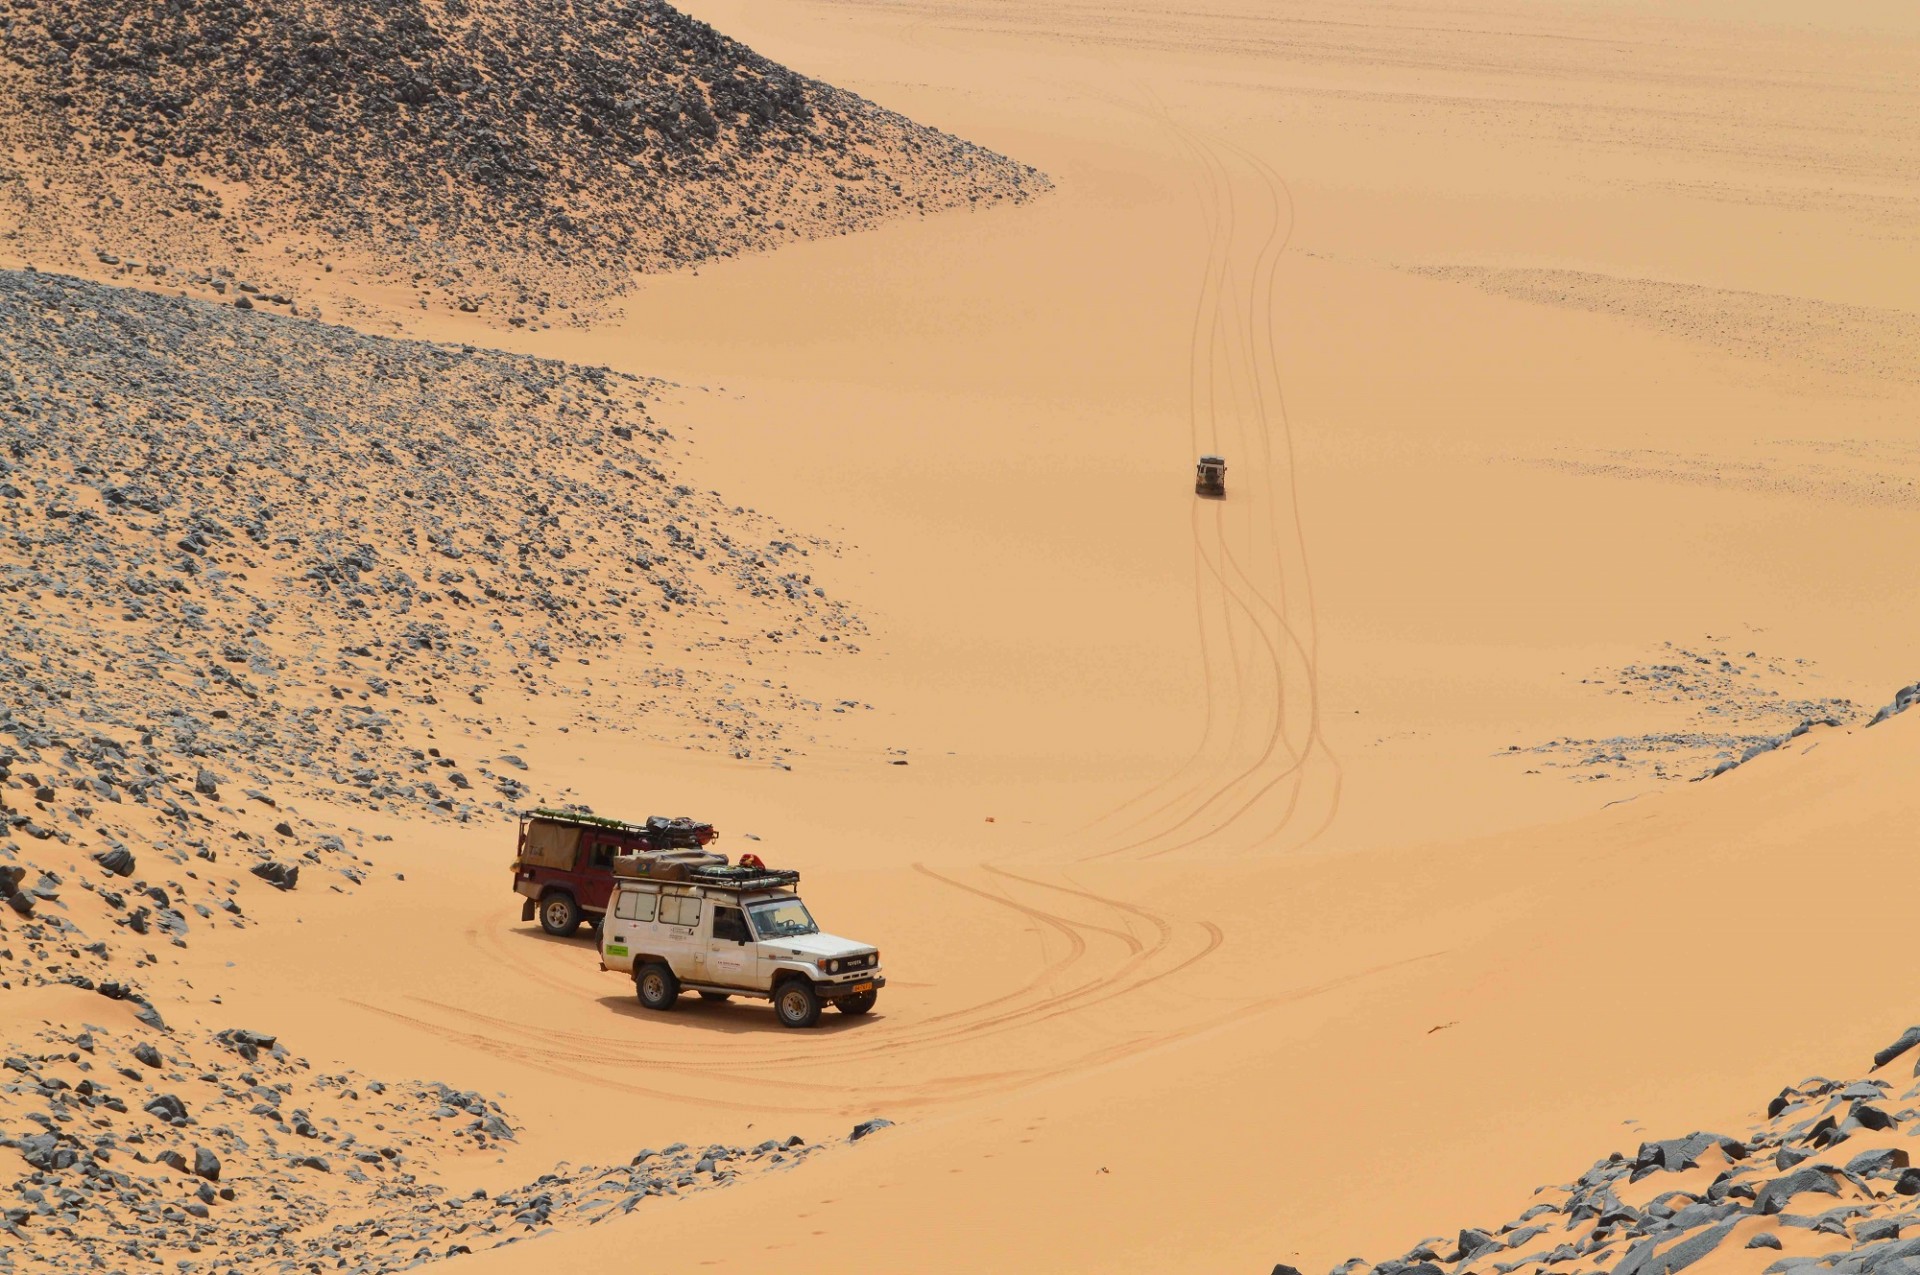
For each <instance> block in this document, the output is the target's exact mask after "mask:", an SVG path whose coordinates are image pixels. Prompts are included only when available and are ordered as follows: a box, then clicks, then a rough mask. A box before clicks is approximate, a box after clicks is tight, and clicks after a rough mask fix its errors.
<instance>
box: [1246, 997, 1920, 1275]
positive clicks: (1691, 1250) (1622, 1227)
mask: <svg viewBox="0 0 1920 1275" xmlns="http://www.w3.org/2000/svg"><path fill="white" fill-rule="evenodd" d="M1916 1045H1920V1027H1909V1028H1908V1029H1907V1030H1906V1031H1905V1032H1903V1033H1901V1035H1900V1036H1899V1037H1898V1038H1897V1039H1895V1040H1894V1041H1892V1042H1891V1043H1890V1044H1888V1045H1887V1047H1886V1048H1884V1049H1882V1050H1880V1051H1879V1052H1878V1053H1877V1054H1875V1055H1874V1057H1873V1068H1872V1072H1879V1071H1880V1070H1881V1069H1882V1068H1886V1067H1889V1066H1890V1065H1891V1064H1892V1063H1894V1062H1895V1061H1896V1060H1902V1061H1904V1059H1905V1058H1906V1057H1908V1056H1911V1055H1910V1051H1911V1050H1912V1049H1913V1048H1914V1047H1915V1046H1916ZM1872 1072H1870V1073H1869V1074H1868V1075H1867V1076H1865V1077H1862V1078H1860V1079H1856V1080H1852V1081H1846V1080H1832V1079H1828V1078H1826V1077H1822V1076H1814V1077H1810V1078H1808V1079H1806V1080H1802V1081H1800V1082H1799V1083H1798V1084H1794V1085H1789V1086H1787V1087H1786V1088H1784V1089H1782V1090H1781V1091H1780V1092H1779V1093H1778V1094H1776V1095H1775V1096H1774V1097H1773V1098H1772V1099H1771V1100H1770V1101H1769V1102H1768V1103H1767V1104H1766V1108H1765V1111H1764V1112H1763V1113H1762V1114H1761V1119H1760V1121H1759V1123H1757V1124H1755V1125H1754V1126H1753V1127H1752V1128H1750V1129H1748V1130H1747V1131H1746V1133H1745V1134H1743V1135H1740V1136H1728V1135H1726V1134H1721V1133H1710V1132H1696V1133H1689V1134H1685V1135H1683V1136H1681V1137H1677V1138H1666V1139H1662V1140H1660V1141H1657V1142H1645V1143H1642V1144H1641V1145H1640V1146H1639V1148H1638V1149H1637V1150H1636V1151H1635V1152H1634V1154H1632V1155H1630V1156H1629V1155H1626V1154H1623V1153H1621V1152H1617V1151H1616V1152H1614V1153H1613V1154H1611V1155H1609V1156H1607V1157H1606V1158H1605V1159H1603V1160H1600V1161H1598V1162H1597V1163H1595V1164H1594V1165H1593V1167H1591V1168H1589V1169H1588V1170H1587V1171H1586V1172H1585V1173H1583V1174H1581V1175H1580V1176H1579V1177H1578V1178H1577V1179H1575V1180H1574V1181H1572V1182H1567V1183H1560V1184H1557V1185H1551V1186H1542V1187H1540V1188H1538V1189H1537V1190H1536V1191H1535V1192H1534V1199H1533V1201H1532V1202H1531V1203H1530V1205H1529V1206H1528V1207H1527V1208H1526V1209H1524V1210H1523V1211H1522V1212H1521V1213H1519V1214H1518V1215H1517V1216H1516V1217H1514V1218H1512V1219H1510V1220H1509V1221H1507V1222H1505V1223H1503V1224H1501V1225H1500V1226H1497V1227H1493V1226H1486V1227H1481V1226H1469V1227H1463V1228H1462V1229H1461V1230H1460V1232H1459V1233H1458V1234H1457V1235H1453V1236H1432V1237H1429V1238H1427V1239H1424V1240H1421V1241H1420V1242H1419V1243H1417V1244H1415V1245H1414V1246H1413V1247H1412V1248H1411V1249H1409V1250H1407V1252H1405V1253H1403V1254H1401V1255H1400V1256H1399V1257H1397V1258H1394V1259H1392V1260H1390V1261H1385V1262H1379V1263H1368V1262H1366V1261H1363V1260H1362V1259H1360V1258H1353V1259H1350V1260H1348V1261H1346V1262H1342V1263H1341V1264H1340V1265H1339V1266H1336V1267H1334V1269H1333V1273H1332V1275H1556V1273H1559V1272H1565V1273H1566V1275H1593V1273H1595V1272H1606V1273H1609V1275H1675V1272H1678V1271H1681V1270H1684V1269H1686V1268H1687V1267H1689V1266H1692V1265H1694V1264H1695V1263H1696V1262H1705V1261H1708V1259H1713V1262H1712V1263H1711V1264H1712V1266H1713V1269H1716V1270H1723V1271H1724V1270H1730V1269H1734V1270H1750V1271H1756V1272H1765V1275H1792V1273H1794V1272H1804V1275H1914V1273H1915V1272H1916V1271H1920V1168H1915V1167H1913V1165H1912V1159H1911V1156H1910V1154H1909V1151H1908V1145H1907V1144H1910V1142H1911V1139H1912V1138H1913V1136H1914V1134H1915V1133H1916V1132H1917V1131H1920V1106H1917V1105H1916V1103H1917V1102H1920V1087H1916V1086H1915V1084H1914V1083H1913V1076H1920V1067H1917V1068H1916V1069H1915V1071H1914V1073H1912V1075H1910V1076H1908V1077H1906V1078H1901V1079H1886V1078H1883V1076H1880V1075H1875V1074H1872ZM1273 1270H1274V1275H1299V1272H1297V1271H1296V1270H1294V1268H1293V1267H1291V1266H1285V1265H1281V1266H1275V1267H1274V1268H1273Z"/></svg>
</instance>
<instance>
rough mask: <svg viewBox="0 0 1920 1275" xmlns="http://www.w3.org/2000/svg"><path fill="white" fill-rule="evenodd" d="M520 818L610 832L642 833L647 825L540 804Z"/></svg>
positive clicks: (522, 814) (523, 812) (524, 812)
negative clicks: (545, 820)
mask: <svg viewBox="0 0 1920 1275" xmlns="http://www.w3.org/2000/svg"><path fill="white" fill-rule="evenodd" d="M520 817H521V818H522V819H547V820H550V821H552V822H554V823H570V824H574V825H576V826H578V827H581V828H605V829H607V830H608V831H610V832H628V833H633V834H635V835H643V834H645V832H646V831H647V826H646V825H645V824H643V823H632V822H629V821H628V820H625V819H609V818H607V817H605V816H604V815H587V814H578V813H575V812H573V811H569V810H549V809H547V808H546V807H544V806H542V807H540V808H538V809H535V810H526V811H522V812H521V814H520Z"/></svg>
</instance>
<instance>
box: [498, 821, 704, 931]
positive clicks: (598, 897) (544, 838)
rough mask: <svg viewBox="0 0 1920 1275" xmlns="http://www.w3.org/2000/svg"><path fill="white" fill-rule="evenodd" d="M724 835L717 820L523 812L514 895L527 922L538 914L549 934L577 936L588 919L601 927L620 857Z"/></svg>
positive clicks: (691, 846) (693, 845)
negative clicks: (629, 819) (632, 819)
mask: <svg viewBox="0 0 1920 1275" xmlns="http://www.w3.org/2000/svg"><path fill="white" fill-rule="evenodd" d="M719 835H720V834H719V833H717V832H715V831H714V830H713V825H712V824H710V823H696V822H694V821H693V820H691V819H665V818H662V817H660V816H659V815H655V816H653V817H652V818H650V819H648V820H647V821H646V822H645V823H628V822H626V821H625V820H622V819H602V818H599V817H598V816H596V815H576V814H568V813H566V812H565V811H561V810H534V811H531V812H529V813H526V814H523V815H521V816H520V840H519V844H518V846H517V848H516V850H515V852H514V856H513V892H514V893H515V894H518V895H521V896H522V897H523V898H524V900H525V901H524V902H523V903H521V905H520V919H521V920H522V921H531V920H533V919H534V917H536V916H538V917H539V918H540V928H541V929H543V930H545V931H546V932H547V933H549V934H572V933H573V932H574V931H575V930H577V929H578V928H579V927H580V922H581V921H582V920H585V921H588V922H590V923H592V924H594V925H598V924H599V923H600V918H601V917H603V916H605V915H606V912H607V900H608V899H609V898H611V897H612V895H613V861H614V859H615V857H616V856H619V855H638V854H658V853H660V852H663V851H675V850H682V851H684V850H699V849H701V848H702V847H704V846H706V845H707V844H708V843H709V842H711V841H713V840H714V839H715V838H717V837H718V836H719Z"/></svg>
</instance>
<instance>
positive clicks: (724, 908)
mask: <svg viewBox="0 0 1920 1275" xmlns="http://www.w3.org/2000/svg"><path fill="white" fill-rule="evenodd" d="M690 860H692V861H691V862H690ZM715 860H717V861H718V862H717V863H715V862H713V861H715ZM614 874H615V882H614V891H613V898H612V899H610V900H609V901H608V903H609V906H608V908H607V915H606V919H605V920H604V921H603V922H602V923H601V926H600V966H601V968H602V969H607V970H616V971H619V972H622V973H630V974H632V976H633V983H634V991H635V992H636V993H637V994H638V996H639V998H640V1003H641V1004H642V1005H644V1006H646V1007H647V1008H648V1009H657V1010H666V1009H672V1008H673V1003H674V1002H675V1001H676V1000H678V999H679V998H680V993H681V992H683V991H684V992H698V993H699V994H700V995H701V996H702V997H704V998H706V999H710V1000H711V999H719V1000H726V999H727V998H728V997H730V996H752V997H757V998H762V999H766V1000H770V1001H772V1002H773V1007H774V1011H775V1012H776V1013H777V1014H778V1015H779V1018H780V1021H781V1023H782V1024H784V1025H785V1026H788V1027H811V1026H813V1025H814V1024H815V1023H817V1022H819V1021H820V1007H821V1006H822V1005H832V1006H833V1007H834V1008H835V1009H838V1010H839V1011H840V1012H841V1013H843V1014H864V1013H866V1012H867V1011H869V1010H871V1009H872V1008H873V1006H874V1002H875V1001H877V1000H878V999H879V995H880V989H881V988H882V987H885V986H886V985H887V980H886V978H885V977H884V976H883V975H882V974H881V973H880V953H879V952H878V951H877V950H876V949H875V948H873V947H872V946H871V945H869V944H866V943H856V942H854V941H853V940H851V939H843V938H838V937H836V936H834V935H832V934H823V933H821V931H820V927H819V926H818V925H815V924H814V921H813V916H812V914H810V913H809V912H808V911H807V905H806V904H805V903H803V902H802V901H801V899H800V896H799V895H798V894H796V893H795V892H794V887H795V886H797V885H798V884H799V881H800V874H799V873H798V872H794V871H792V870H790V869H781V868H764V867H761V866H760V865H759V863H758V862H757V861H753V862H751V863H748V864H743V865H741V866H737V867H728V866H726V861H725V859H724V858H723V857H722V856H720V855H708V854H672V855H659V856H653V855H635V856H626V857H622V858H620V859H616V860H615V861H614Z"/></svg>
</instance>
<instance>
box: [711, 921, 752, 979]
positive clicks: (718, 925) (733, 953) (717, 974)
mask: <svg viewBox="0 0 1920 1275" xmlns="http://www.w3.org/2000/svg"><path fill="white" fill-rule="evenodd" d="M710 904H711V907H710V910H711V912H712V913H713V919H712V920H711V921H710V922H709V923H708V925H709V928H708V931H707V953H706V961H707V964H706V975H705V978H706V981H707V982H709V983H719V984H721V985H722V986H724V987H753V986H755V983H754V973H755V962H756V959H757V957H756V952H755V947H754V944H753V943H752V942H751V936H750V935H749V934H748V932H747V914H746V913H745V912H744V911H742V910H741V909H740V908H738V907H736V906H734V905H732V904H728V903H722V902H720V901H719V900H718V899H714V900H710Z"/></svg>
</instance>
